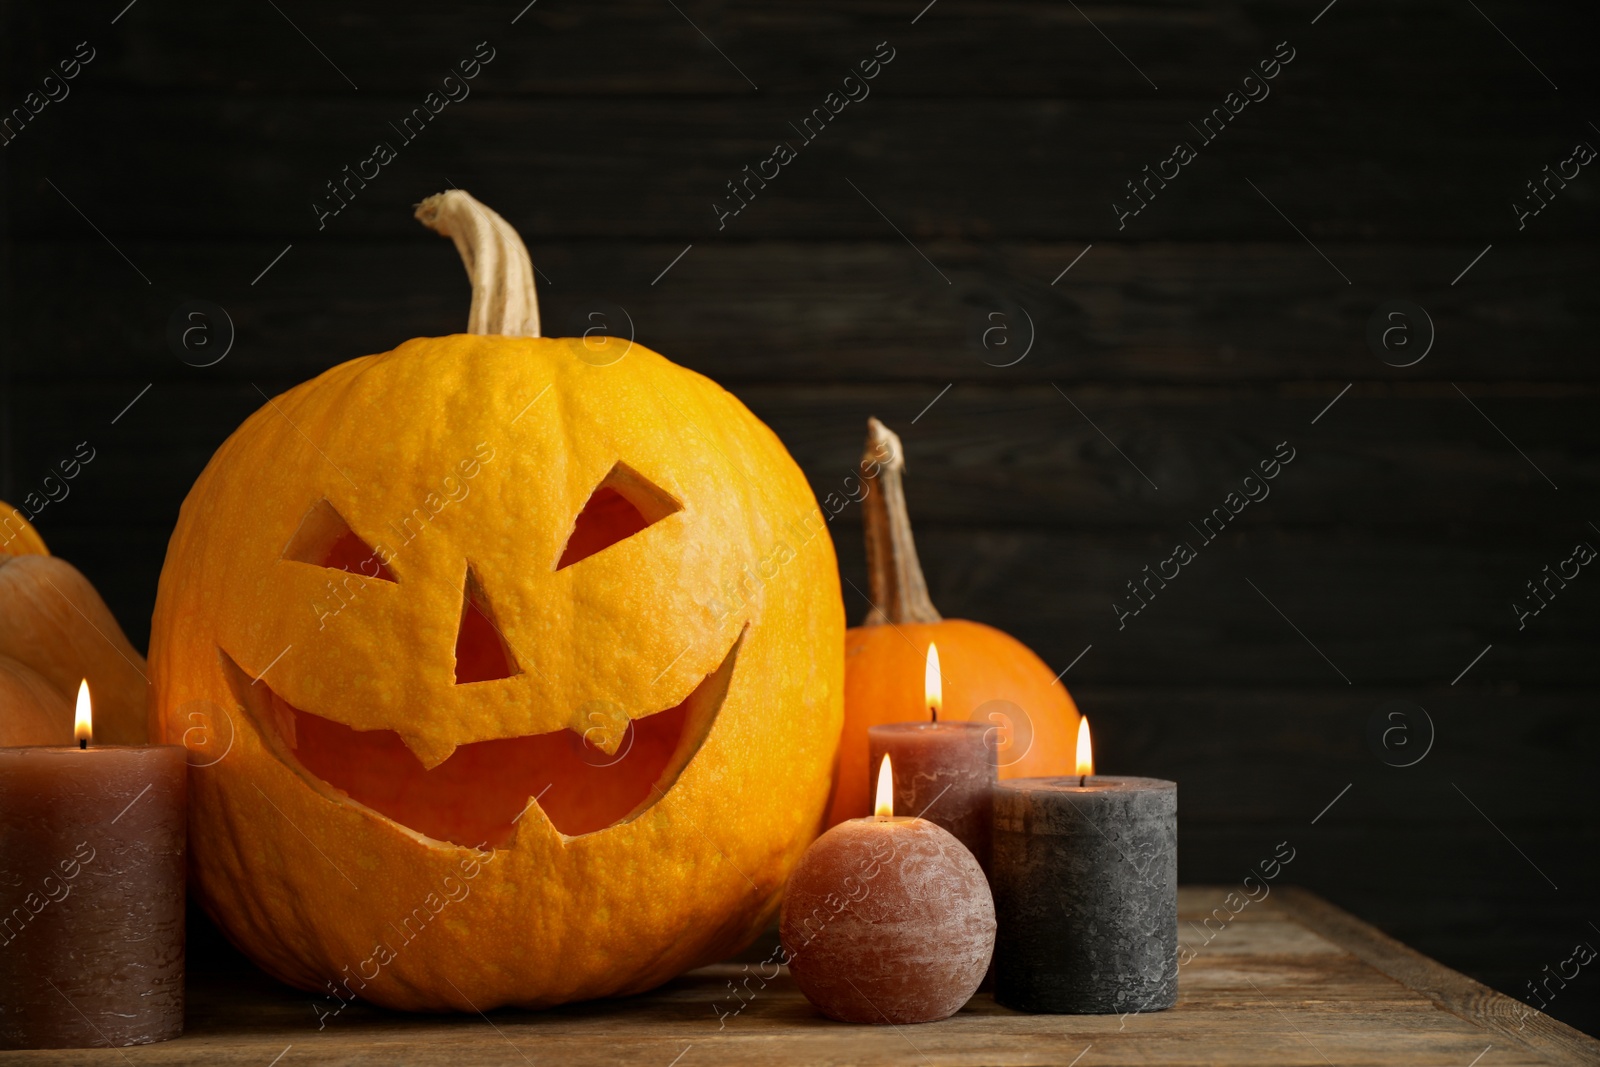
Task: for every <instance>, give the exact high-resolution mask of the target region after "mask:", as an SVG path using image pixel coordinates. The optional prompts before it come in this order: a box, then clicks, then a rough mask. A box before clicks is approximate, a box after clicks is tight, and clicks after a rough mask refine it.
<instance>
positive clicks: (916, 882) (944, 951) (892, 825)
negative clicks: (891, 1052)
mask: <svg viewBox="0 0 1600 1067" xmlns="http://www.w3.org/2000/svg"><path fill="white" fill-rule="evenodd" d="M886 762H887V761H886ZM879 782H880V784H879V788H878V805H877V811H878V812H879V814H877V815H873V816H870V817H868V818H865V819H850V820H848V821H846V822H842V823H840V824H839V825H837V826H835V827H833V829H831V830H829V831H828V832H827V833H825V834H823V835H822V836H821V837H819V838H817V840H816V841H815V842H814V843H813V844H812V846H811V848H810V849H809V850H807V852H806V854H805V855H804V856H803V857H801V859H800V864H799V866H797V867H796V868H795V871H794V874H793V875H792V876H791V877H790V880H789V888H788V892H787V893H786V894H785V896H784V900H783V913H782V917H781V919H780V921H779V935H780V937H781V938H782V941H783V949H784V954H785V956H786V962H787V963H788V965H789V973H790V974H791V975H793V976H794V980H795V984H796V985H798V986H799V987H800V991H801V992H802V993H804V994H805V995H806V999H808V1000H810V1001H811V1003H812V1004H814V1005H816V1006H817V1008H818V1009H819V1010H821V1011H822V1012H823V1014H825V1015H828V1016H831V1017H832V1018H835V1019H838V1020H840V1021H842V1022H847V1023H892V1024H896V1025H898V1024H901V1023H927V1022H934V1021H936V1020H939V1019H947V1018H949V1017H950V1016H951V1015H954V1014H955V1013H956V1012H957V1011H959V1010H961V1006H962V1005H963V1004H965V1003H966V1002H967V1001H968V1000H970V999H971V998H972V994H973V993H974V992H976V991H977V988H978V983H979V982H981V981H982V980H983V974H984V971H985V970H986V969H987V967H988V965H989V956H990V954H991V953H992V952H993V949H994V932H995V919H994V901H993V898H992V897H991V896H990V895H989V883H988V881H987V880H986V879H985V878H984V876H983V871H982V869H981V868H979V866H978V861H977V860H975V859H974V858H973V856H972V853H971V852H969V851H967V848H966V846H964V845H962V844H961V842H959V841H957V840H956V839H955V838H954V837H952V836H951V835H950V834H949V833H948V832H946V831H945V830H943V829H940V828H939V827H938V826H935V825H934V824H933V823H931V822H928V821H927V820H926V819H915V818H906V817H896V816H895V815H894V808H893V800H892V786H891V784H890V783H891V782H892V775H891V772H890V771H889V770H888V769H885V770H884V772H883V774H882V775H880V778H879Z"/></svg>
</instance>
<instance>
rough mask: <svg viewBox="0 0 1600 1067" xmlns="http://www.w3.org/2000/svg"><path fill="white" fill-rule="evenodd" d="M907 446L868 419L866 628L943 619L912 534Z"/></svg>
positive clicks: (865, 458)
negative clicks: (904, 482)
mask: <svg viewBox="0 0 1600 1067" xmlns="http://www.w3.org/2000/svg"><path fill="white" fill-rule="evenodd" d="M905 469H906V460H905V450H904V449H903V448H902V447H901V445H900V438H899V436H898V435H897V434H896V433H895V432H894V431H893V430H891V429H889V427H887V426H885V425H884V424H883V423H881V422H879V421H878V420H877V419H873V418H869V419H868V420H867V447H866V451H865V452H863V453H862V456H861V477H862V479H863V480H864V481H865V482H866V484H867V494H866V496H865V497H864V498H863V499H862V502H861V507H862V509H863V511H862V520H863V523H864V525H865V527H866V536H867V591H868V593H869V594H870V595H871V597H872V610H871V611H870V612H868V613H867V617H866V619H865V620H864V621H863V622H862V625H863V626H882V625H884V624H885V623H906V622H939V621H940V619H941V618H942V616H940V614H939V612H938V611H937V610H936V609H935V608H934V606H933V601H932V600H930V599H929V598H928V583H927V580H926V579H925V578H923V576H922V564H921V562H919V561H918V559H917V544H916V542H915V541H914V540H912V537H911V517H910V516H909V515H908V514H907V513H906V493H905V488H904V486H903V485H902V484H901V475H902V474H903V473H904V472H905Z"/></svg>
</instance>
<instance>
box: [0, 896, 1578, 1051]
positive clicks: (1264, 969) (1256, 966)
mask: <svg viewBox="0 0 1600 1067" xmlns="http://www.w3.org/2000/svg"><path fill="white" fill-rule="evenodd" d="M1226 892H1227V888H1226V887H1216V886H1212V887H1185V888H1183V889H1181V890H1180V892H1179V915H1180V921H1181V920H1190V921H1194V920H1198V919H1203V918H1204V917H1205V915H1206V914H1207V913H1209V912H1210V911H1211V909H1212V908H1213V907H1215V906H1216V904H1217V903H1218V902H1219V901H1221V900H1223V899H1224V898H1225V894H1226ZM748 973H749V972H748V971H747V970H746V968H745V967H744V966H742V965H734V964H719V965H716V966H713V967H707V968H702V969H701V970H698V971H694V972H691V973H689V974H687V975H685V976H683V977H681V978H679V979H677V980H675V981H673V982H670V983H668V984H667V985H665V986H663V987H662V988H661V989H659V990H656V991H654V992H652V993H649V994H645V995H643V996H639V997H631V998H627V999H624V1000H619V1001H610V1002H593V1003H588V1004H579V1005H570V1006H567V1007H564V1008H557V1009H553V1010H550V1011H545V1012H519V1011H497V1012H495V1013H493V1015H492V1016H490V1017H482V1018H478V1017H473V1016H470V1015H467V1016H460V1017H437V1016H433V1017H430V1016H403V1015H397V1014H394V1013H390V1012H384V1011H381V1010H378V1009H373V1008H367V1007H363V1006H360V1005H356V1006H352V1007H350V1008H347V1009H346V1010H345V1011H344V1012H342V1013H341V1014H340V1015H339V1016H338V1017H335V1018H333V1019H332V1020H330V1021H329V1023H328V1025H327V1027H326V1028H325V1029H323V1030H321V1031H317V1030H315V1029H313V1028H312V1026H311V1024H312V1022H313V1021H314V1015H313V1013H312V1012H311V1010H310V1004H309V998H308V997H307V996H306V995H305V994H300V993H294V992H292V991H289V990H286V989H284V988H282V987H279V986H275V985H273V984H272V983H270V982H268V981H266V980H265V979H263V978H262V977H261V976H260V975H259V974H258V973H256V972H254V971H253V970H251V969H248V968H246V969H244V970H223V971H215V972H209V973H206V975H205V980H204V981H196V982H193V983H192V984H191V998H192V1002H191V1012H190V1027H189V1031H188V1032H187V1033H186V1034H185V1035H184V1036H183V1037H182V1038H180V1039H178V1040H176V1041H172V1042H168V1043H166V1044H163V1045H153V1046H146V1047H142V1048H136V1049H128V1050H126V1051H125V1053H121V1052H118V1051H117V1050H110V1049H106V1050H84V1051H81V1052H70V1053H61V1052H30V1053H22V1054H17V1055H15V1056H14V1057H13V1058H14V1059H15V1060H16V1062H19V1063H34V1064H53V1063H73V1064H83V1063H87V1064H94V1063H102V1062H105V1063H112V1062H122V1059H121V1057H122V1056H124V1055H125V1056H126V1062H129V1063H150V1064H180V1063H198V1062H204V1063H215V1064H244V1063H253V1064H257V1065H259V1064H261V1063H266V1062H269V1061H270V1059H271V1058H272V1057H273V1056H275V1055H280V1054H284V1055H286V1056H287V1055H289V1054H292V1055H293V1057H294V1059H293V1061H292V1062H300V1063H352V1062H357V1061H362V1060H367V1059H372V1058H377V1059H385V1060H388V1059H403V1060H404V1061H405V1062H407V1063H416V1064H446V1063H448V1064H451V1065H463V1067H465V1065H473V1064H488V1063H506V1062H518V1060H519V1059H528V1060H530V1061H531V1060H532V1059H534V1058H537V1057H541V1056H542V1057H544V1058H547V1059H550V1060H551V1061H553V1062H561V1063H573V1064H590V1063H640V1064H654V1065H655V1067H660V1064H663V1063H669V1062H673V1057H684V1058H687V1057H688V1056H689V1055H691V1054H692V1055H693V1057H694V1060H693V1062H695V1063H708V1064H718V1063H728V1064H735V1063H749V1062H754V1061H757V1060H759V1061H761V1062H778V1063H788V1062H806V1063H874V1064H876V1063H886V1064H899V1063H906V1064H912V1063H927V1062H932V1061H934V1060H937V1061H940V1062H970V1063H985V1064H1024V1063H1038V1062H1060V1063H1065V1062H1067V1061H1069V1060H1070V1059H1071V1058H1072V1057H1074V1056H1079V1055H1082V1054H1083V1053H1084V1052H1085V1051H1087V1050H1088V1049H1089V1048H1091V1047H1092V1048H1093V1049H1094V1057H1093V1059H1092V1061H1090V1062H1093V1063H1097V1064H1134V1063H1146V1064H1148V1063H1158V1064H1180V1063H1182V1064H1196V1063H1208V1064H1209V1063H1217V1064H1233V1065H1241V1067H1245V1065H1253V1064H1318V1063H1327V1064H1336V1065H1343V1064H1354V1063H1361V1064H1391V1063H1392V1064H1402V1063H1403V1064H1441V1065H1444V1064H1453V1065H1456V1067H1460V1065H1461V1064H1465V1063H1468V1062H1470V1061H1471V1059H1472V1057H1473V1056H1476V1055H1479V1054H1480V1053H1481V1052H1482V1051H1483V1050H1484V1048H1485V1046H1486V1045H1489V1044H1493V1045H1494V1046H1495V1047H1496V1048H1497V1054H1496V1058H1495V1062H1496V1063H1505V1064H1529V1065H1531V1064H1559V1063H1578V1062H1590V1061H1591V1060H1592V1057H1593V1056H1594V1055H1596V1054H1597V1053H1600V1042H1596V1041H1595V1040H1594V1039H1591V1038H1586V1037H1584V1036H1583V1035H1581V1034H1578V1033H1577V1032H1576V1031H1572V1030H1570V1029H1568V1028H1565V1027H1562V1026H1561V1025H1560V1024H1558V1023H1554V1022H1552V1021H1549V1020H1546V1021H1545V1022H1544V1023H1542V1024H1541V1025H1540V1028H1539V1029H1538V1031H1537V1033H1536V1034H1535V1035H1533V1036H1531V1037H1530V1036H1528V1035H1525V1034H1522V1033H1507V1032H1506V1030H1505V1027H1504V1025H1503V1023H1502V1022H1501V1021H1500V1019H1501V1016H1502V1015H1503V1013H1504V1012H1505V1011H1506V1010H1508V1009H1509V1003H1510V1002H1509V1001H1507V999H1506V998H1503V997H1498V995H1496V994H1492V993H1490V992H1489V991H1488V990H1484V989H1483V988H1482V987H1477V986H1475V984H1474V983H1471V982H1470V981H1469V980H1467V979H1465V978H1463V977H1462V976H1460V975H1455V974H1453V973H1452V972H1449V971H1448V970H1446V969H1445V968H1442V967H1440V966H1439V965H1438V964H1436V963H1433V962H1432V961H1431V960H1427V959H1426V958H1424V957H1421V956H1418V955H1417V954H1415V953H1411V952H1409V950H1406V949H1404V948H1403V947H1401V946H1398V945H1395V944H1394V943H1392V942H1389V941H1388V940H1387V939H1386V938H1384V937H1383V936H1382V935H1381V934H1378V933H1377V932H1376V931H1374V930H1372V929H1371V928H1370V927H1367V926H1365V925H1364V924H1361V923H1359V922H1357V921H1356V920H1354V919H1353V918H1351V917H1350V916H1348V915H1345V914H1344V913H1342V912H1339V911H1338V910H1337V909H1335V908H1333V907H1332V906H1331V905H1328V904H1326V903H1324V902H1321V901H1319V900H1317V899H1316V898H1314V897H1311V896H1310V895H1309V894H1305V893H1303V892H1299V891H1293V890H1289V889H1286V888H1280V889H1278V890H1276V891H1274V892H1273V893H1272V895H1271V896H1269V897H1268V898H1267V899H1266V900H1265V901H1263V902H1261V903H1260V904H1257V905H1255V906H1254V907H1251V906H1246V907H1245V908H1244V909H1243V910H1241V911H1239V912H1238V914H1237V916H1235V917H1234V918H1232V919H1231V920H1230V922H1229V923H1228V924H1226V925H1225V926H1224V925H1221V924H1220V923H1219V924H1218V930H1217V931H1215V932H1214V933H1213V936H1212V939H1211V941H1209V942H1207V943H1205V944H1202V945H1200V947H1199V948H1198V949H1196V951H1195V954H1194V956H1193V958H1192V959H1190V960H1188V961H1187V962H1186V963H1185V965H1184V967H1183V970H1182V972H1181V974H1180V979H1179V1001H1178V1005H1177V1007H1175V1008H1174V1009H1172V1010H1171V1011H1167V1012H1159V1013H1154V1014H1148V1015H1130V1016H1126V1017H1118V1016H1046V1015H1037V1016H1029V1015H1021V1014H1018V1013H1016V1012H1011V1011H1008V1010H1006V1009H1004V1008H1001V1007H999V1006H997V1005H996V1004H995V1003H994V1002H993V1000H992V998H991V997H990V996H989V995H988V994H979V995H978V996H977V997H975V998H974V999H973V1000H972V1002H971V1003H969V1004H968V1006H967V1007H966V1008H965V1009H963V1010H962V1011H961V1012H959V1013H958V1014H957V1015H956V1016H955V1017H954V1018H952V1019H949V1020H946V1021H944V1022H941V1023H931V1024H926V1025H922V1026H913V1027H900V1028H894V1027H867V1026H857V1027H852V1026H847V1025H844V1024H839V1023H833V1022H831V1021H829V1020H827V1019H825V1018H823V1017H822V1016H820V1015H819V1014H817V1013H816V1012H815V1011H814V1010H813V1009H812V1008H811V1007H810V1006H809V1005H808V1004H806V1003H805V1001H804V1000H803V999H802V998H801V996H800V994H799V993H798V991H797V990H796V988H795V987H794V985H793V983H792V981H791V980H790V979H789V977H788V975H787V972H786V971H784V972H782V973H780V974H779V976H778V977H777V978H775V979H773V980H772V981H771V982H770V983H768V984H765V985H764V986H762V987H760V988H756V987H755V986H753V985H752V986H751V991H752V993H753V994H754V995H753V996H752V997H751V998H750V999H749V1000H748V1001H747V1002H746V1003H745V1005H744V1007H743V1009H742V1010H740V1011H739V1012H737V1014H733V1013H731V1011H730V1008H729V1007H726V1006H724V1007H722V1008H721V1010H720V1011H719V1010H718V1008H717V1007H716V1005H719V1004H721V1002H722V1001H726V1000H728V998H729V997H730V994H729V991H728V990H729V987H730V984H731V983H732V982H734V981H739V982H741V983H742V982H743V981H744V979H745V977H746V976H747V974H748ZM730 1003H731V1001H730ZM1529 1029H1530V1030H1532V1029H1533V1027H1531V1026H1530V1028H1529ZM1583 1057H1589V1058H1590V1059H1584V1058H1583Z"/></svg>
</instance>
